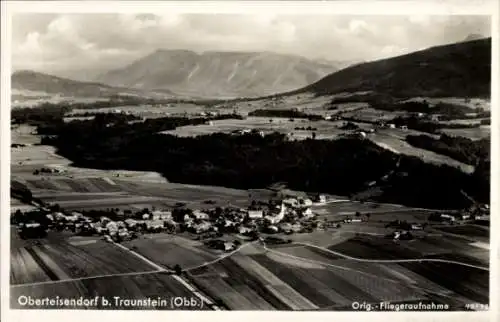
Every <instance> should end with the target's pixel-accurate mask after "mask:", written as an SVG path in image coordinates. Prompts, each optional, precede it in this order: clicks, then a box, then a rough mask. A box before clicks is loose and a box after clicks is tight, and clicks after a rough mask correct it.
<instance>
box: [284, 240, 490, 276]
mask: <svg viewBox="0 0 500 322" xmlns="http://www.w3.org/2000/svg"><path fill="white" fill-rule="evenodd" d="M292 244H297V245H303V246H309V247H313V248H318V249H321V250H323V251H326V252H328V253H331V254H334V255H337V256H340V257H343V258H345V259H350V260H354V261H358V262H366V263H410V262H438V263H447V264H455V265H461V266H467V267H472V268H476V269H480V270H483V271H489V270H490V269H489V268H487V267H483V266H479V265H473V264H469V263H463V262H459V261H452V260H447V259H440V258H408V259H367V258H358V257H352V256H349V255H346V254H343V253H340V252H336V251H333V250H330V249H328V248H324V247H320V246H316V245H313V244H308V243H300V242H295V243H292Z"/></svg>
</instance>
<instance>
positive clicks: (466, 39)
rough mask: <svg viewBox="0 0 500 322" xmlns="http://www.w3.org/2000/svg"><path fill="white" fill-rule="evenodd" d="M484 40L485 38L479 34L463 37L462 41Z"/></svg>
mask: <svg viewBox="0 0 500 322" xmlns="http://www.w3.org/2000/svg"><path fill="white" fill-rule="evenodd" d="M483 38H486V37H485V36H483V35H481V34H469V35H468V36H467V37H465V39H464V41H473V40H479V39H483Z"/></svg>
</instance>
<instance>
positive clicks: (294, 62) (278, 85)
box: [97, 48, 338, 97]
mask: <svg viewBox="0 0 500 322" xmlns="http://www.w3.org/2000/svg"><path fill="white" fill-rule="evenodd" d="M335 70H338V67H337V66H335V65H334V64H324V63H320V62H316V61H313V60H308V59H306V58H303V57H301V56H294V55H290V54H279V53H275V52H245V51H205V52H202V53H196V52H194V51H191V50H183V49H164V48H160V49H158V50H156V51H154V52H152V53H151V54H149V55H147V56H145V57H142V58H140V59H138V60H136V61H134V62H133V63H132V64H130V65H128V66H125V67H123V68H119V69H116V70H111V71H109V72H106V73H104V74H103V75H101V76H99V77H98V78H97V81H99V82H102V83H105V84H109V85H111V86H120V87H127V88H138V89H145V90H151V89H155V90H156V89H168V90H171V91H173V92H175V93H179V94H181V95H193V96H197V97H200V96H202V97H203V96H204V97H255V96H264V95H269V94H276V93H280V92H284V91H289V90H294V89H297V88H301V87H303V86H306V85H308V84H311V83H313V82H315V81H317V80H319V79H321V78H322V77H323V76H325V75H327V74H329V73H331V72H333V71H335Z"/></svg>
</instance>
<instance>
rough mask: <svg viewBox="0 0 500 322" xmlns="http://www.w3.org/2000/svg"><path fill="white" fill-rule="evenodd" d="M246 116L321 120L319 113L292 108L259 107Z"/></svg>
mask: <svg viewBox="0 0 500 322" xmlns="http://www.w3.org/2000/svg"><path fill="white" fill-rule="evenodd" d="M248 116H262V117H283V118H304V119H309V120H321V119H323V117H322V116H321V115H314V114H308V113H304V112H301V111H297V110H292V109H259V110H255V111H252V112H250V113H248Z"/></svg>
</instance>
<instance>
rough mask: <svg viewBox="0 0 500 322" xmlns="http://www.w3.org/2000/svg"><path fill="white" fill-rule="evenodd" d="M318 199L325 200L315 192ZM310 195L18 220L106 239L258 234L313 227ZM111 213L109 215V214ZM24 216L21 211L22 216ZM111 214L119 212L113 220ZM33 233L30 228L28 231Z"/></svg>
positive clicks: (26, 226)
mask: <svg viewBox="0 0 500 322" xmlns="http://www.w3.org/2000/svg"><path fill="white" fill-rule="evenodd" d="M316 201H317V202H326V197H325V196H323V195H320V196H318V197H317V200H316ZM312 205H313V201H312V200H311V199H309V198H304V197H286V198H283V199H282V200H281V202H277V203H272V204H268V203H265V204H264V205H262V204H261V205H256V204H255V205H252V206H251V207H249V208H248V209H244V208H237V207H224V208H222V207H217V208H214V209H209V210H198V209H197V210H190V209H185V208H182V209H180V208H179V209H174V210H173V211H164V210H153V211H149V210H147V209H146V210H143V211H142V212H138V213H136V214H135V215H132V216H126V215H124V216H118V214H116V213H115V214H116V215H117V216H112V217H113V218H115V220H113V219H111V218H109V217H107V216H102V215H97V216H92V217H89V216H86V215H84V214H82V213H80V212H71V213H63V212H61V211H49V210H48V209H46V210H45V211H41V212H39V214H38V215H37V216H38V217H36V219H34V220H33V219H32V218H33V217H32V216H30V218H31V219H30V220H29V222H27V221H24V222H23V220H21V221H20V222H19V223H18V228H19V230H20V233H21V231H22V232H23V234H25V235H27V236H28V235H30V232H34V231H37V233H36V234H35V235H37V236H38V235H39V233H38V232H39V231H42V230H45V231H47V230H49V229H54V230H59V231H62V230H68V231H71V232H74V233H76V234H81V235H96V234H97V235H101V236H103V238H104V239H106V240H108V241H115V242H119V241H123V240H129V239H133V238H135V237H137V236H138V233H145V232H147V233H157V232H169V233H175V232H181V231H188V232H191V233H193V234H197V235H199V236H200V237H199V238H202V237H221V236H222V235H223V234H224V233H227V234H233V233H234V234H240V235H242V236H247V237H250V238H254V239H255V238H258V235H259V233H260V232H265V233H278V232H283V233H286V234H291V233H299V232H307V231H312V230H311V227H312V224H311V223H313V222H314V221H313V220H312V219H314V217H315V215H314V214H313V212H312V210H311V206H312ZM110 216H111V215H110ZM27 217H28V216H26V218H27ZM116 218H122V219H121V220H116ZM31 235H33V234H31ZM217 245H218V246H215V247H216V248H220V249H224V250H231V249H232V247H233V246H234V245H233V246H231V245H230V244H228V243H227V242H225V243H222V244H221V243H219V244H217Z"/></svg>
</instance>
